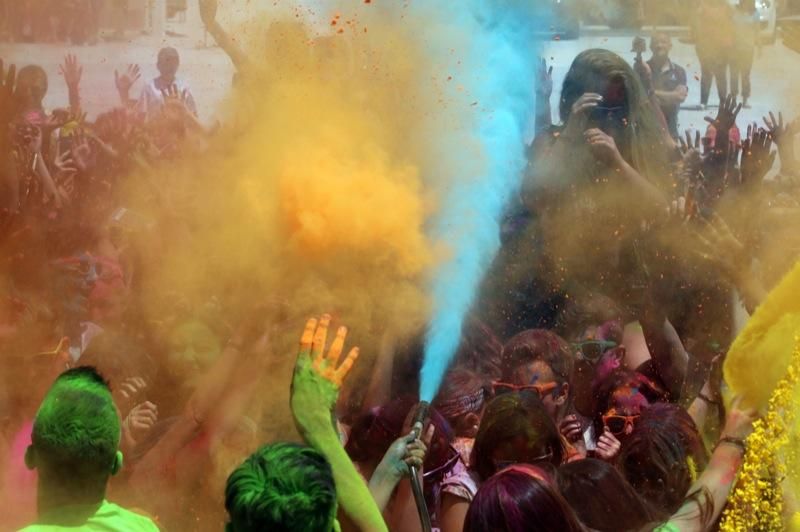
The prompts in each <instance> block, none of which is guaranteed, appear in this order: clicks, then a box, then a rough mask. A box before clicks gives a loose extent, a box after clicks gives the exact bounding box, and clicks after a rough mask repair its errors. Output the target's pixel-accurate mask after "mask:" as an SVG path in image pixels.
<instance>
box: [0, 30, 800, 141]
mask: <svg viewBox="0 0 800 532" xmlns="http://www.w3.org/2000/svg"><path fill="white" fill-rule="evenodd" d="M632 38H633V34H632V33H631V34H628V35H624V34H622V35H621V34H620V33H619V32H615V33H613V34H612V33H611V32H608V31H606V32H603V31H598V30H591V31H590V32H588V34H587V35H584V36H583V37H582V38H581V39H579V40H574V41H552V42H549V43H547V45H546V46H545V51H544V56H545V57H546V58H547V59H548V60H549V61H551V62H552V64H553V65H554V72H553V76H554V81H555V90H554V94H553V99H552V102H553V104H554V107H555V104H556V103H557V102H558V97H559V92H560V86H561V83H562V81H563V78H564V75H565V74H566V72H567V70H568V69H569V66H570V63H571V62H572V59H573V58H574V57H575V55H576V54H577V53H578V52H580V51H581V50H584V49H586V48H590V47H602V48H608V49H610V50H612V51H615V52H617V53H619V54H621V55H622V56H623V57H626V58H631V60H632V59H633V54H632V53H631V52H630V48H631V41H632ZM673 41H674V49H673V53H672V56H673V60H674V61H676V62H677V63H678V64H680V65H682V66H683V67H684V68H685V69H686V71H687V75H688V77H689V100H688V101H687V104H697V103H699V99H700V81H699V79H700V69H699V65H698V62H697V59H696V56H695V54H694V47H693V46H690V45H687V44H682V43H680V42H679V41H678V39H673ZM161 44H169V45H172V46H176V47H177V48H178V49H179V50H180V52H181V55H182V66H181V75H182V77H184V78H186V79H187V80H188V82H189V83H190V84H191V86H192V87H193V90H194V94H195V98H196V99H197V101H198V104H199V107H200V108H201V109H205V110H207V111H206V113H207V114H208V113H209V112H211V113H213V110H215V109H216V108H217V106H218V104H219V103H220V102H221V101H222V99H223V98H224V97H225V94H226V92H227V90H228V89H229V87H230V83H231V78H232V74H233V68H232V66H231V64H230V61H229V60H228V58H227V57H226V56H225V54H224V53H222V51H221V50H219V49H218V48H214V47H205V48H203V47H199V48H198V47H197V46H196V45H194V44H193V43H191V42H190V40H189V39H182V38H167V39H166V40H164V41H163V42H153V41H152V40H148V39H145V38H140V39H137V40H133V41H130V42H125V43H109V44H102V45H99V46H93V47H90V46H83V47H72V46H57V45H30V44H7V43H0V57H2V58H3V59H4V60H5V61H12V62H15V63H17V64H18V65H21V64H27V63H38V64H40V65H42V66H43V67H44V68H45V69H46V70H47V72H48V74H49V75H50V91H49V93H48V97H47V100H46V105H47V107H48V108H52V107H55V106H59V105H65V103H66V101H67V96H66V88H65V87H64V84H63V82H62V81H61V80H60V77H59V75H58V64H59V62H60V61H61V58H62V57H63V55H64V54H65V53H67V52H72V53H76V54H77V55H78V57H79V59H80V61H81V62H82V63H83V64H84V65H85V69H84V81H83V87H85V90H84V94H83V98H84V106H85V108H86V109H87V110H88V111H89V112H90V113H91V114H96V113H97V112H100V111H103V110H105V109H108V108H110V107H112V106H113V105H116V103H117V101H116V98H117V96H116V91H115V89H114V69H115V68H119V69H121V68H124V66H125V65H126V64H127V63H130V62H136V63H139V64H140V65H141V66H142V68H143V74H144V77H145V78H151V77H153V76H155V75H156V70H155V54H156V52H157V50H158V48H159V46H160V45H161ZM136 90H137V89H134V92H135V91H136ZM711 92H712V97H711V102H710V103H712V104H715V103H716V100H717V97H716V90H715V89H712V91H711ZM134 95H136V94H134ZM770 109H775V110H778V109H780V110H782V111H783V112H784V114H785V115H788V116H796V115H800V54H797V53H795V52H792V51H790V50H788V49H787V48H785V47H784V46H783V45H782V44H780V42H779V43H778V44H776V45H772V46H765V47H763V48H762V50H761V52H760V54H759V56H758V57H757V58H756V61H755V66H754V70H753V97H752V109H747V110H743V111H742V115H741V116H742V118H744V119H747V120H753V119H758V120H760V118H761V116H762V115H763V114H765V113H766V112H767V111H768V110H770ZM713 112H714V110H713V109H712V110H710V111H707V112H705V113H704V112H701V111H682V112H681V115H680V122H681V127H682V128H687V127H689V128H691V127H701V128H704V127H705V125H704V122H703V116H704V115H705V114H708V113H713ZM202 118H203V119H204V120H206V121H211V120H213V116H203V117H202Z"/></svg>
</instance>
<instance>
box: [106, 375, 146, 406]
mask: <svg viewBox="0 0 800 532" xmlns="http://www.w3.org/2000/svg"><path fill="white" fill-rule="evenodd" d="M146 390H147V381H145V380H144V379H143V378H141V377H129V378H127V379H125V380H124V381H122V384H120V386H119V388H118V389H116V390H114V394H113V395H114V402H115V403H116V404H117V408H119V410H120V412H122V413H123V415H125V414H126V413H127V412H128V411H129V410H131V408H132V407H133V405H135V404H138V403H139V401H141V400H142V399H143V398H144V393H145V391H146Z"/></svg>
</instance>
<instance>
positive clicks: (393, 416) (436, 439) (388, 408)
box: [345, 396, 453, 472]
mask: <svg viewBox="0 0 800 532" xmlns="http://www.w3.org/2000/svg"><path fill="white" fill-rule="evenodd" d="M416 404H417V399H416V398H415V397H412V396H404V397H399V398H397V399H395V400H393V401H391V402H390V403H388V404H386V405H383V406H379V407H375V408H372V409H371V410H370V411H369V412H366V413H364V414H363V415H361V416H359V417H358V418H357V419H356V420H355V422H354V423H353V425H352V428H351V430H350V437H349V438H348V439H347V444H346V445H345V450H346V451H347V454H348V455H349V456H350V458H351V459H352V460H353V461H354V462H358V463H359V464H360V465H361V466H362V471H369V470H370V469H372V468H373V467H375V466H377V465H378V463H379V462H380V461H381V459H382V458H383V455H384V454H385V453H386V451H387V450H388V449H389V446H390V445H391V444H392V442H394V440H396V439H397V438H399V437H400V436H401V435H402V433H403V425H404V424H405V423H406V421H407V420H408V417H409V415H410V414H411V412H412V410H413V409H414V407H415V406H416ZM429 416H430V423H431V424H432V425H433V426H434V427H435V429H434V433H433V439H432V440H431V444H430V446H429V448H428V453H427V454H426V455H425V464H424V466H425V471H427V472H430V471H433V470H435V469H438V468H440V467H442V466H443V465H444V464H446V463H447V461H448V459H449V458H450V456H451V452H450V450H451V447H450V442H451V441H452V439H453V433H452V429H451V428H450V425H449V424H448V423H447V420H445V418H444V417H442V415H441V414H440V413H439V412H438V410H437V409H436V408H435V407H432V408H431V409H430V410H429Z"/></svg>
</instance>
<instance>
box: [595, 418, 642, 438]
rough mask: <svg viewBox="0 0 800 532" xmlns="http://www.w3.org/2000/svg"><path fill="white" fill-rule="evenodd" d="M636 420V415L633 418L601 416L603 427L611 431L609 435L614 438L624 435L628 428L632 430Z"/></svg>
mask: <svg viewBox="0 0 800 532" xmlns="http://www.w3.org/2000/svg"><path fill="white" fill-rule="evenodd" d="M637 419H639V415H638V414H637V415H635V416H618V415H616V414H611V415H608V416H603V425H605V426H606V427H608V430H610V431H611V434H613V435H614V436H619V435H620V434H624V433H625V430H627V428H628V427H630V428H631V429H633V427H634V423H635V421H636V420H637Z"/></svg>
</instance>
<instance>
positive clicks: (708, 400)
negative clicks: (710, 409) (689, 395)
mask: <svg viewBox="0 0 800 532" xmlns="http://www.w3.org/2000/svg"><path fill="white" fill-rule="evenodd" d="M697 398H698V399H700V400H701V401H703V402H705V403H707V404H709V405H711V406H720V404H719V401H714V400H713V399H711V398H710V397H709V396H707V395H706V394H704V393H703V392H699V393H698V394H697Z"/></svg>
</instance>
